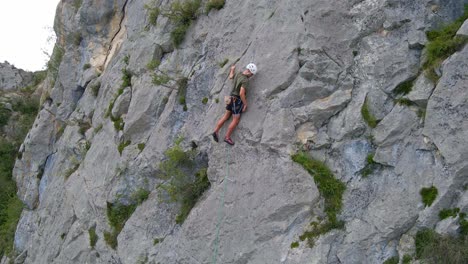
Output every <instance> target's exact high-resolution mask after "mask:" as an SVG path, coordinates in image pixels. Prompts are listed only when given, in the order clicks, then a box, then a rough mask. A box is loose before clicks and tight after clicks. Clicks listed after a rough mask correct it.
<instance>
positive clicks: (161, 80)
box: [153, 73, 171, 85]
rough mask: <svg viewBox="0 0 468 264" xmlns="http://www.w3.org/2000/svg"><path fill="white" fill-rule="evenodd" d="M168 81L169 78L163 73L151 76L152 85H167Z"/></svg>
mask: <svg viewBox="0 0 468 264" xmlns="http://www.w3.org/2000/svg"><path fill="white" fill-rule="evenodd" d="M170 80H171V78H169V76H168V75H166V74H164V73H163V74H154V75H153V84H154V85H163V84H167V83H168V82H169V81H170Z"/></svg>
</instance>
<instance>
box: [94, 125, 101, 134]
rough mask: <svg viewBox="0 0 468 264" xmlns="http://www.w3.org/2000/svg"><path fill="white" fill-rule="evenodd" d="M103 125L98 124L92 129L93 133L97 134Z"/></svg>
mask: <svg viewBox="0 0 468 264" xmlns="http://www.w3.org/2000/svg"><path fill="white" fill-rule="evenodd" d="M102 127H103V125H102V124H99V125H98V126H97V127H96V128H95V129H94V134H97V133H99V131H101V129H102Z"/></svg>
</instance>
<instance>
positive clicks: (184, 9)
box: [162, 0, 201, 48]
mask: <svg viewBox="0 0 468 264" xmlns="http://www.w3.org/2000/svg"><path fill="white" fill-rule="evenodd" d="M200 6H201V0H186V1H184V2H180V1H175V2H173V3H172V4H171V6H170V7H169V10H165V11H164V12H162V15H163V16H165V17H167V18H169V20H170V21H171V22H172V23H173V24H174V25H175V28H174V30H173V31H172V32H171V39H172V42H173V43H174V46H175V47H176V48H177V47H179V45H180V44H181V43H182V42H183V41H184V38H185V34H186V32H187V29H188V28H189V27H190V24H191V23H192V21H193V20H196V19H197V17H198V13H199V11H198V10H199V8H200Z"/></svg>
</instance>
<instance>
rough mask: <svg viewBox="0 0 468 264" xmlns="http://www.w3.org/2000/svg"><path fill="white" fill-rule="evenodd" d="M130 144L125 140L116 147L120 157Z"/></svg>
mask: <svg viewBox="0 0 468 264" xmlns="http://www.w3.org/2000/svg"><path fill="white" fill-rule="evenodd" d="M130 144H132V142H131V141H130V140H127V141H125V142H121V143H120V144H119V146H118V150H119V153H120V155H122V152H123V150H124V149H125V148H126V147H128V146H129V145H130Z"/></svg>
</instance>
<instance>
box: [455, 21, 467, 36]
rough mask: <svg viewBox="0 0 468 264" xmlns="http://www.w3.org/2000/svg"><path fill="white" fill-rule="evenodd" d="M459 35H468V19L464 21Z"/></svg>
mask: <svg viewBox="0 0 468 264" xmlns="http://www.w3.org/2000/svg"><path fill="white" fill-rule="evenodd" d="M457 36H468V20H465V22H463V25H462V26H461V27H460V29H459V30H458V31H457Z"/></svg>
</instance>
